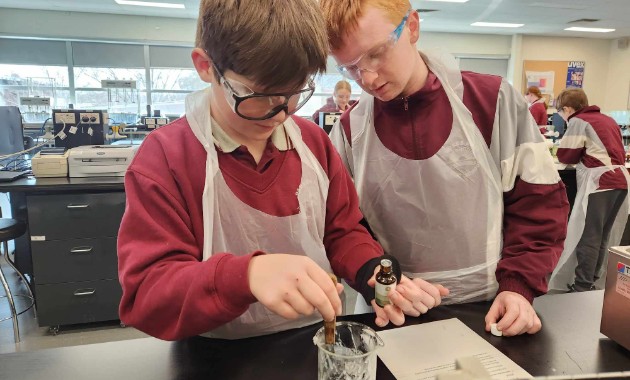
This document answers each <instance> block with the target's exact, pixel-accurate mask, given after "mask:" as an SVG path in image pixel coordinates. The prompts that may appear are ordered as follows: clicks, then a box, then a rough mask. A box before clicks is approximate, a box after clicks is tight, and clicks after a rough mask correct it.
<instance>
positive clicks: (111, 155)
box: [68, 145, 138, 178]
mask: <svg viewBox="0 0 630 380" xmlns="http://www.w3.org/2000/svg"><path fill="white" fill-rule="evenodd" d="M137 148H138V145H84V146H78V147H76V148H72V149H70V150H69V152H70V153H69V154H68V173H69V176H70V177H72V178H74V177H122V176H124V175H125V172H126V171H127V167H128V166H129V164H130V163H131V160H132V159H133V156H134V155H135V153H136V149H137Z"/></svg>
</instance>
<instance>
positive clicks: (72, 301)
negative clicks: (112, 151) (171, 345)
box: [0, 177, 125, 333]
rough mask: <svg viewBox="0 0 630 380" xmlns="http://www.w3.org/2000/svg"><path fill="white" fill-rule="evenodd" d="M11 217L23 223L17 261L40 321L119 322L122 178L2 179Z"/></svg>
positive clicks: (53, 324) (58, 323)
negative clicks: (33, 298) (117, 250)
mask: <svg viewBox="0 0 630 380" xmlns="http://www.w3.org/2000/svg"><path fill="white" fill-rule="evenodd" d="M0 192H6V193H9V194H10V204H11V211H12V215H13V218H15V219H19V220H23V221H26V222H27V231H26V233H25V234H24V235H23V236H21V237H19V238H18V239H16V240H15V253H16V255H15V263H16V266H17V267H18V269H19V270H20V271H21V272H22V273H25V274H28V275H29V277H30V278H31V281H30V285H31V288H32V290H33V293H34V294H35V300H36V311H37V319H38V323H39V325H40V326H51V332H53V333H56V332H57V331H58V329H59V326H61V325H70V324H77V323H88V322H99V321H108V320H116V319H118V304H119V302H120V297H121V295H122V289H121V287H120V284H119V282H118V257H117V253H116V240H117V235H118V229H119V227H120V221H121V219H122V215H123V213H124V211H125V192H124V178H123V177H88V178H67V177H62V178H34V177H29V178H23V179H19V180H17V181H14V182H8V183H0Z"/></svg>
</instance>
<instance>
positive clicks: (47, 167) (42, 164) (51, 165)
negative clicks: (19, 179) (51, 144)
mask: <svg viewBox="0 0 630 380" xmlns="http://www.w3.org/2000/svg"><path fill="white" fill-rule="evenodd" d="M68 152H69V151H68V150H66V149H65V148H52V149H42V150H41V151H40V152H37V154H36V155H35V156H33V158H32V159H31V168H32V169H33V175H34V176H35V177H37V178H46V177H67V176H68Z"/></svg>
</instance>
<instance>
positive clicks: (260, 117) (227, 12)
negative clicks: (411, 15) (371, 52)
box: [118, 0, 440, 340]
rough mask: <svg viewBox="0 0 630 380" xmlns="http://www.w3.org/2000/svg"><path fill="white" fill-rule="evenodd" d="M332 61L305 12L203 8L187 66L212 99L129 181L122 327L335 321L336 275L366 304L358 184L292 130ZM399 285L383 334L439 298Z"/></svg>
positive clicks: (370, 258)
mask: <svg viewBox="0 0 630 380" xmlns="http://www.w3.org/2000/svg"><path fill="white" fill-rule="evenodd" d="M261 25H265V27H264V28H261ZM327 51H328V47H327V43H326V36H325V28H324V24H323V19H322V17H321V13H320V12H319V9H318V8H317V4H316V3H315V2H314V1H312V0H284V1H279V0H259V1H230V0H228V1H223V0H202V1H201V4H200V12H199V19H198V28H197V39H196V48H194V49H193V51H192V60H193V62H194V65H195V68H196V69H197V72H198V74H199V76H200V78H201V79H202V80H204V81H205V82H207V83H211V84H212V86H211V87H209V88H207V89H205V90H202V91H199V92H196V93H193V94H190V95H189V96H188V97H187V98H186V116H185V117H184V118H181V119H179V120H177V121H175V122H173V123H171V124H170V125H167V126H165V127H162V128H160V129H159V130H156V131H154V132H153V133H151V134H150V135H149V136H147V138H146V139H145V141H144V142H143V144H142V145H141V147H140V148H139V150H138V152H137V154H136V156H135V158H134V161H133V162H132V164H131V166H130V167H129V170H128V172H127V175H126V177H125V189H126V192H127V208H126V211H125V215H124V217H123V220H122V224H121V228H120V233H119V236H118V254H119V272H120V281H121V284H122V287H123V297H122V301H121V305H120V317H121V319H122V320H123V321H124V322H125V323H126V324H128V325H131V326H135V327H137V328H138V329H140V330H142V331H144V332H146V333H148V334H150V335H153V336H156V337H159V338H162V339H169V340H173V339H180V338H184V337H188V336H192V335H198V334H203V335H206V336H211V337H219V338H227V339H236V338H243V337H249V336H256V335H262V334H269V333H273V332H276V331H282V330H287V329H291V328H297V327H301V326H305V325H308V324H312V323H315V322H317V321H320V320H321V317H323V318H324V319H326V320H331V319H332V318H333V317H334V316H335V315H339V314H340V313H341V300H340V298H339V292H341V291H342V286H341V285H338V286H337V287H335V286H334V285H333V283H332V281H331V280H330V278H329V277H328V275H327V272H328V273H331V272H334V273H335V274H336V275H337V276H339V277H340V278H344V279H346V280H347V281H348V282H350V283H352V284H353V286H355V287H356V288H357V289H358V290H360V291H363V293H366V294H367V293H369V290H370V289H371V288H370V285H368V281H370V283H371V281H373V280H371V279H370V278H371V277H372V276H373V273H374V271H375V269H376V268H377V266H378V264H379V259H380V257H381V255H382V249H381V247H380V246H379V245H378V244H377V243H376V242H375V241H374V240H373V239H372V238H371V236H370V235H369V234H368V233H367V231H366V230H365V229H364V228H363V227H362V226H361V225H360V224H359V221H360V220H361V218H362V215H361V213H360V211H359V209H358V200H357V196H356V191H355V189H354V187H353V185H352V180H351V178H350V177H349V176H348V174H347V172H346V170H345V168H344V167H343V164H342V163H341V160H340V159H339V155H338V154H337V153H336V152H335V150H334V148H333V146H332V144H331V143H330V140H329V139H328V136H327V135H326V134H325V133H324V132H323V131H322V130H321V129H320V128H319V127H317V126H315V125H314V124H312V123H310V122H308V121H306V120H303V119H301V118H299V117H295V116H291V115H293V114H295V112H297V111H298V110H299V109H300V107H302V106H303V105H304V103H305V102H306V101H307V100H308V99H309V97H310V96H311V95H312V93H313V90H314V84H313V80H312V76H313V75H314V74H317V73H320V72H322V71H323V70H324V69H325V66H326V55H327ZM400 283H401V285H400V288H399V289H398V290H397V291H395V292H392V294H391V295H390V297H391V299H392V302H393V303H394V305H389V306H388V307H387V308H386V309H385V310H379V313H380V314H379V316H378V318H377V320H376V322H377V323H378V324H380V325H384V324H387V323H388V322H389V320H392V322H394V323H397V324H400V323H403V322H404V316H403V313H407V314H411V315H419V314H420V313H421V312H424V311H426V310H427V309H428V306H425V304H424V303H425V302H426V303H430V305H431V306H433V305H435V304H438V303H439V297H440V293H439V290H437V288H434V287H433V288H431V287H430V288H431V289H432V290H433V293H432V294H428V293H426V292H422V291H420V290H419V289H418V287H417V286H416V284H415V283H413V282H411V281H410V280H409V279H406V278H404V277H403V278H402V279H401V282H400ZM434 295H436V296H434ZM436 297H437V299H436ZM315 311H316V312H317V313H315ZM320 315H321V317H320Z"/></svg>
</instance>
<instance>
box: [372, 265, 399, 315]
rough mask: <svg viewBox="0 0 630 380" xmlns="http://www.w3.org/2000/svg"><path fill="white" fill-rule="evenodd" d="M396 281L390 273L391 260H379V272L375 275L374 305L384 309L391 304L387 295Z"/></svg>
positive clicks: (392, 273)
mask: <svg viewBox="0 0 630 380" xmlns="http://www.w3.org/2000/svg"><path fill="white" fill-rule="evenodd" d="M397 283H398V280H397V279H396V276H395V275H394V272H393V271H392V262H391V260H387V259H383V260H381V270H379V271H378V273H377V274H376V286H375V289H374V290H375V297H374V298H375V300H376V304H377V305H378V306H380V307H385V305H389V304H390V303H391V302H390V301H389V298H388V297H387V293H389V291H390V290H391V289H393V288H395V287H396V284H397Z"/></svg>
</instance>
